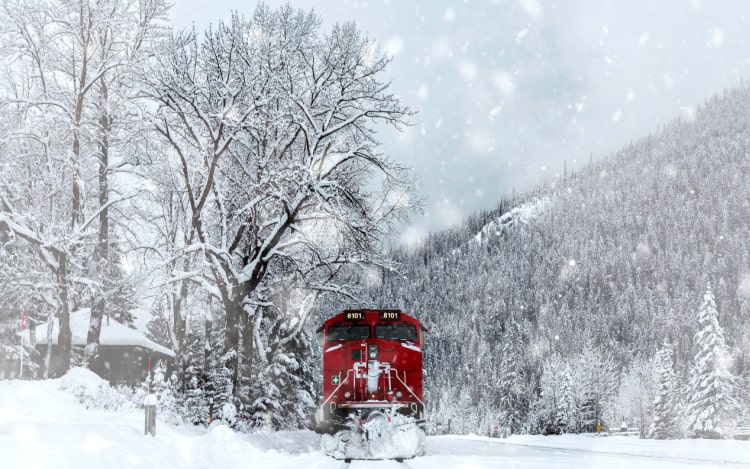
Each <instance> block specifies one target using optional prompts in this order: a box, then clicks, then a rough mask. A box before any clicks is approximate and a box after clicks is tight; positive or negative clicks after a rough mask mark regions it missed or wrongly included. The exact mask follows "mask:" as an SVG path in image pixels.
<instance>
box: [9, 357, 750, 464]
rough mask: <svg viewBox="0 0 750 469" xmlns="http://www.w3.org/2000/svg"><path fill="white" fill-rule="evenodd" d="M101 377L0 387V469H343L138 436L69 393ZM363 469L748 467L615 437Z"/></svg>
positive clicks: (215, 439)
mask: <svg viewBox="0 0 750 469" xmlns="http://www.w3.org/2000/svg"><path fill="white" fill-rule="evenodd" d="M101 383H102V381H101V380H100V379H99V378H98V377H97V376H96V375H93V373H90V372H88V371H86V370H81V369H77V370H73V372H71V373H69V374H68V375H67V376H65V377H64V378H61V379H58V380H48V381H0V467H2V468H7V469H10V468H55V469H63V468H76V469H80V468H89V467H91V468H108V469H115V468H125V467H147V468H176V467H179V468H221V469H228V468H243V469H247V468H252V469H265V468H289V469H291V468H305V469H325V468H335V469H339V468H342V467H345V466H346V465H345V464H344V463H343V462H342V461H336V460H334V459H332V458H330V457H327V456H325V455H324V454H323V453H322V452H321V451H320V449H319V448H320V438H319V436H317V435H315V434H314V433H312V432H307V431H301V432H279V433H255V434H252V435H245V434H237V433H234V432H232V431H231V430H230V429H228V428H227V427H225V426H223V425H220V424H219V425H213V426H212V427H210V428H209V429H208V430H206V429H202V428H196V427H190V426H182V427H176V426H172V425H169V424H167V423H164V422H160V421H157V427H156V437H151V436H145V435H144V415H143V411H141V410H134V411H132V412H126V413H123V412H112V411H105V410H96V409H87V408H86V407H85V406H84V405H82V404H80V403H79V402H78V400H77V398H76V397H75V396H74V395H73V393H72V389H73V388H76V387H78V388H79V389H80V388H82V387H83V388H88V389H94V388H96V387H97V386H99V385H100V384H101ZM349 467H350V468H351V469H357V468H360V469H363V468H386V469H387V468H396V467H407V468H412V469H420V468H440V469H453V468H477V469H479V468H501V467H502V468H508V467H511V468H544V469H549V468H558V467H560V468H567V467H570V468H580V467H592V468H599V467H601V468H605V469H614V468H631V467H638V468H642V467H645V468H660V469H665V468H666V469H668V468H677V467H692V468H696V467H750V442H747V441H708V440H683V441H654V440H638V439H632V438H625V437H601V438H595V437H587V436H563V437H541V436H513V437H511V438H508V439H504V440H499V439H490V438H484V437H478V436H464V437H461V436H436V437H428V439H427V455H426V456H423V457H419V458H416V459H413V460H410V461H405V463H404V464H399V463H397V462H395V461H354V462H352V463H351V465H350V466H349Z"/></svg>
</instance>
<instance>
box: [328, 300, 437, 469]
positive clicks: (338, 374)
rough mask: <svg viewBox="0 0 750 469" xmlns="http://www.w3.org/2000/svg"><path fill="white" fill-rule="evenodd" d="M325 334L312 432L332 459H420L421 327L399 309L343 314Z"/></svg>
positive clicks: (422, 436)
mask: <svg viewBox="0 0 750 469" xmlns="http://www.w3.org/2000/svg"><path fill="white" fill-rule="evenodd" d="M319 332H322V334H323V337H322V338H323V402H322V404H321V406H320V408H319V409H318V411H317V413H316V416H315V417H316V418H315V420H316V431H318V432H319V433H324V435H323V439H322V446H323V450H324V451H325V452H326V454H328V455H330V456H333V457H334V458H336V459H345V460H350V459H409V458H413V457H415V456H419V455H421V454H424V445H425V431H424V428H425V406H424V401H423V395H422V343H423V333H424V332H425V328H424V327H423V326H422V325H421V324H420V322H419V321H418V320H417V319H416V318H414V317H412V316H409V315H407V314H406V313H404V312H402V311H399V310H347V311H344V312H342V313H340V314H338V315H336V316H334V317H332V318H330V319H328V320H327V321H326V322H325V323H324V325H323V327H322V328H321V329H320V331H319Z"/></svg>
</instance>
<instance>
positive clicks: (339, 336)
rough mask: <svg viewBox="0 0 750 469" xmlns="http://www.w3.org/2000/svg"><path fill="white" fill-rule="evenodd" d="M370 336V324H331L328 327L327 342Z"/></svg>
mask: <svg viewBox="0 0 750 469" xmlns="http://www.w3.org/2000/svg"><path fill="white" fill-rule="evenodd" d="M368 337H370V326H368V325H367V324H358V325H354V326H331V327H329V328H328V342H336V341H339V340H358V339H366V338H368Z"/></svg>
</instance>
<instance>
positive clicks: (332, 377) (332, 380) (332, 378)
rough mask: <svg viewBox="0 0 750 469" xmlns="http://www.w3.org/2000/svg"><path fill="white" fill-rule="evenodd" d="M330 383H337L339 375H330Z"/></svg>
mask: <svg viewBox="0 0 750 469" xmlns="http://www.w3.org/2000/svg"><path fill="white" fill-rule="evenodd" d="M331 384H339V377H338V376H331Z"/></svg>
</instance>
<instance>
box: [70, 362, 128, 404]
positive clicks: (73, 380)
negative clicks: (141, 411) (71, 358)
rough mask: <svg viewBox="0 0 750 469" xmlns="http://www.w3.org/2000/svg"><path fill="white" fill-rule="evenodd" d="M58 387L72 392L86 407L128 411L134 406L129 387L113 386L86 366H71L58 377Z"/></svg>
mask: <svg viewBox="0 0 750 469" xmlns="http://www.w3.org/2000/svg"><path fill="white" fill-rule="evenodd" d="M60 389H62V390H66V391H69V392H70V393H72V394H73V395H74V396H75V397H76V398H77V399H78V402H80V403H81V404H83V405H84V406H85V407H86V408H87V409H104V410H116V411H123V410H125V411H129V410H134V409H135V408H136V406H135V405H134V402H133V391H132V389H131V388H129V387H127V386H125V387H117V388H113V387H112V386H110V384H109V383H108V382H107V381H106V380H104V379H102V378H101V377H99V375H97V374H96V373H94V372H93V371H91V370H88V369H86V368H82V367H76V368H71V370H70V371H69V372H68V373H66V374H65V376H63V377H62V378H60Z"/></svg>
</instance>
